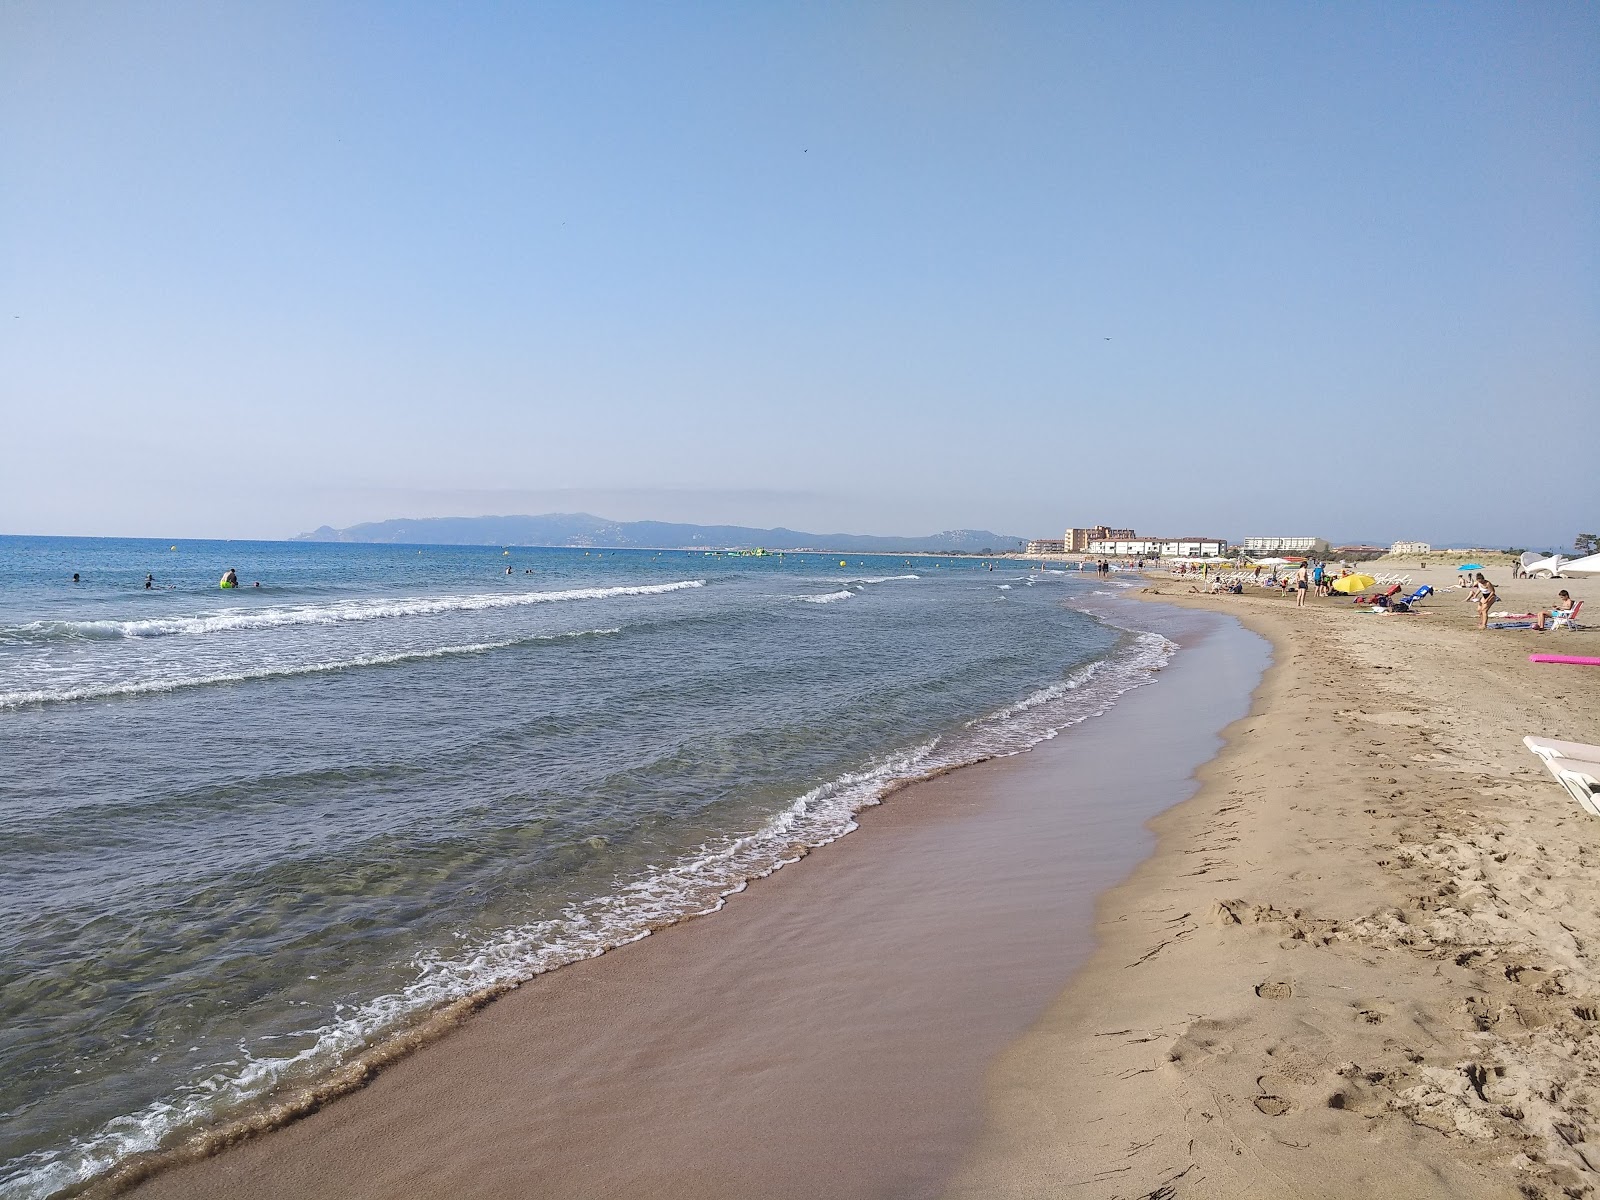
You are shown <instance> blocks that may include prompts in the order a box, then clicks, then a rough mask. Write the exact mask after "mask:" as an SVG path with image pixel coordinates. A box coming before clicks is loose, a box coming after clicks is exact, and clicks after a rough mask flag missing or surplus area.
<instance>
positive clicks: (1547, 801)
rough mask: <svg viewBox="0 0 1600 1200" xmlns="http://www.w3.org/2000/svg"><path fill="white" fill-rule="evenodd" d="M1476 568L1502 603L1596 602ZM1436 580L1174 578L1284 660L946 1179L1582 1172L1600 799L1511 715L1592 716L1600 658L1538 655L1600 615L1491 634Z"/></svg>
mask: <svg viewBox="0 0 1600 1200" xmlns="http://www.w3.org/2000/svg"><path fill="white" fill-rule="evenodd" d="M1414 574H1415V575H1416V576H1417V578H1416V579H1415V581H1414V582H1419V583H1420V582H1435V584H1436V586H1439V585H1444V584H1447V583H1448V582H1449V581H1450V580H1451V578H1453V573H1451V572H1434V573H1433V574H1434V577H1433V578H1431V579H1430V578H1428V577H1425V576H1423V575H1422V573H1420V572H1415V573H1414ZM1489 574H1490V576H1491V578H1494V577H1496V575H1497V574H1498V576H1499V577H1498V579H1497V582H1499V583H1500V584H1501V585H1502V586H1501V595H1502V596H1503V597H1504V598H1505V600H1506V604H1505V605H1503V607H1506V608H1510V609H1513V610H1516V611H1527V610H1530V609H1532V608H1533V607H1534V606H1535V603H1536V602H1537V603H1539V604H1542V605H1543V606H1545V607H1548V605H1549V603H1550V602H1551V600H1552V599H1553V598H1554V594H1555V591H1556V589H1557V588H1558V587H1567V588H1568V589H1569V590H1571V591H1572V593H1573V595H1574V596H1576V597H1578V598H1584V597H1588V598H1589V600H1590V602H1591V603H1600V581H1595V582H1589V583H1586V582H1584V581H1566V582H1563V581H1542V582H1523V581H1519V582H1517V583H1507V582H1506V579H1505V572H1503V571H1502V572H1498V573H1497V572H1490V573H1489ZM1157 586H1159V588H1160V590H1161V591H1162V592H1165V593H1168V595H1169V596H1170V595H1171V593H1173V592H1180V593H1181V592H1183V590H1184V588H1185V587H1186V586H1187V583H1186V582H1185V583H1178V582H1177V581H1166V580H1163V581H1162V582H1161V583H1160V584H1159V585H1157ZM1441 591H1442V594H1441V595H1440V596H1439V597H1437V598H1436V599H1435V600H1434V601H1432V602H1431V603H1429V604H1428V606H1427V615H1419V616H1387V615H1385V616H1379V615H1374V614H1365V613H1359V612H1357V611H1355V610H1354V609H1353V608H1352V607H1351V605H1350V602H1349V601H1345V600H1326V601H1320V602H1315V603H1314V604H1313V605H1312V606H1311V607H1309V608H1307V609H1303V610H1296V609H1295V608H1294V606H1293V602H1292V600H1289V599H1285V598H1282V597H1278V596H1269V595H1266V594H1264V593H1261V592H1259V591H1257V590H1255V589H1250V590H1249V592H1248V594H1246V595H1245V596H1238V597H1232V596H1230V597H1217V598H1209V597H1190V596H1187V595H1181V596H1179V597H1178V601H1179V602H1180V603H1186V604H1191V605H1195V606H1204V607H1208V608H1213V609H1216V610H1219V611H1226V612H1231V613H1234V614H1236V615H1238V616H1240V617H1241V619H1243V620H1244V621H1245V623H1246V624H1247V625H1248V626H1249V627H1250V628H1252V629H1255V630H1257V631H1259V632H1261V633H1263V634H1265V635H1266V636H1268V637H1269V638H1270V639H1271V640H1272V642H1273V644H1274V646H1275V648H1276V659H1277V664H1276V666H1275V667H1274V669H1273V670H1272V672H1270V673H1269V675H1268V677H1267V679H1266V680H1265V682H1264V683H1263V686H1262V688H1261V690H1260V691H1259V692H1258V695H1257V698H1256V703H1255V706H1254V709H1253V711H1252V712H1251V714H1250V716H1249V717H1247V718H1246V719H1245V720H1243V721H1241V722H1239V723H1238V724H1237V725H1235V726H1234V727H1233V728H1232V729H1231V730H1230V731H1229V742H1228V746H1227V748H1226V750H1225V751H1224V752H1223V753H1222V755H1220V756H1219V757H1218V758H1217V759H1216V760H1214V761H1213V762H1211V763H1209V764H1208V765H1207V766H1206V767H1205V768H1204V770H1203V771H1202V773H1201V777H1202V780H1203V787H1202V790H1201V791H1200V793H1199V794H1198V795H1197V796H1196V797H1195V798H1194V799H1193V800H1191V801H1189V802H1187V803H1185V804H1183V805H1181V806H1179V807H1177V808H1176V809H1174V810H1172V811H1171V812H1168V813H1166V814H1165V815H1163V816H1161V817H1160V818H1159V819H1158V820H1157V821H1156V822H1155V828H1156V831H1157V832H1158V834H1159V837H1160V844H1159V849H1158V851H1157V853H1156V854H1155V856H1154V857H1152V858H1151V859H1149V860H1148V861H1146V862H1145V863H1144V864H1143V865H1142V866H1141V867H1140V868H1139V869H1138V870H1137V871H1136V872H1135V873H1134V875H1133V876H1132V878H1130V879H1129V880H1127V881H1126V882H1125V883H1123V884H1122V885H1120V886H1119V887H1117V888H1116V889H1114V890H1113V891H1111V892H1110V893H1109V894H1108V895H1107V896H1106V897H1105V898H1104V900H1103V901H1102V904H1101V907H1100V922H1099V932H1100V939H1101V945H1100V949H1099V950H1098V951H1097V953H1096V954H1095V956H1094V957H1093V959H1092V961H1091V962H1090V964H1089V965H1088V966H1087V968H1086V969H1085V970H1084V971H1082V972H1081V973H1080V974H1079V975H1078V976H1077V977H1076V978H1075V980H1074V981H1073V984H1072V985H1071V987H1070V988H1069V989H1068V990H1067V991H1066V992H1065V993H1064V995H1063V996H1062V997H1061V998H1060V999H1059V1000H1058V1001H1057V1002H1056V1003H1055V1005H1054V1006H1053V1007H1052V1008H1051V1010H1050V1011H1049V1013H1048V1014H1047V1016H1046V1017H1045V1018H1044V1019H1043V1020H1041V1021H1040V1022H1039V1023H1038V1024H1037V1025H1036V1026H1035V1027H1034V1028H1033V1029H1032V1030H1031V1031H1030V1032H1029V1033H1028V1034H1027V1035H1026V1036H1025V1037H1023V1038H1022V1039H1020V1040H1019V1041H1018V1042H1017V1043H1015V1044H1014V1045H1013V1046H1012V1047H1011V1048H1010V1049H1009V1050H1008V1051H1007V1053H1006V1054H1005V1055H1003V1056H1002V1057H1001V1059H1000V1060H999V1061H998V1063H997V1064H996V1066H995V1068H994V1069H993V1070H992V1071H991V1073H990V1075H989V1079H988V1086H987V1093H988V1109H987V1115H986V1121H985V1129H984V1133H983V1134H982V1136H981V1138H980V1141H979V1144H978V1147H977V1149H976V1150H975V1151H974V1152H973V1153H972V1154H971V1155H969V1156H968V1158H967V1159H966V1161H965V1162H964V1164H963V1166H962V1168H961V1170H960V1172H959V1174H958V1176H957V1178H956V1181H955V1183H954V1185H953V1186H952V1187H951V1188H950V1189H949V1191H948V1195H949V1196H950V1197H952V1198H967V1197H972V1198H978V1197H982V1198H985V1200H995V1198H1005V1197H1063V1198H1069V1197H1083V1198H1089V1197H1093V1198H1096V1200H1101V1198H1106V1197H1128V1198H1146V1200H1171V1198H1194V1200H1199V1198H1202V1197H1219V1198H1220V1197H1230V1198H1240V1200H1245V1198H1250V1197H1274V1198H1276V1197H1283V1196H1298V1197H1350V1196H1361V1197H1427V1196H1449V1197H1491V1196H1492V1197H1516V1196H1524V1197H1557V1196H1588V1195H1591V1194H1592V1193H1593V1191H1594V1185H1595V1183H1596V1182H1597V1168H1600V1137H1597V1136H1596V1134H1595V1130H1596V1118H1597V1116H1600V1037H1597V1033H1600V961H1597V959H1596V953H1597V951H1600V881H1597V872H1600V823H1597V822H1596V820H1595V819H1594V818H1593V817H1590V816H1588V815H1586V814H1585V813H1584V812H1583V811H1582V810H1581V809H1580V808H1579V807H1578V806H1577V805H1576V804H1575V803H1573V802H1572V801H1571V800H1570V799H1569V798H1568V797H1567V795H1566V794H1565V792H1563V791H1562V790H1561V789H1560V788H1559V787H1558V786H1557V785H1556V784H1555V782H1554V781H1553V780H1552V779H1551V778H1550V777H1549V776H1548V775H1547V774H1546V772H1545V771H1544V770H1543V769H1542V768H1541V767H1540V766H1539V765H1538V762H1537V760H1536V759H1534V758H1533V756H1532V755H1530V754H1529V753H1528V752H1527V751H1526V750H1525V749H1524V748H1523V746H1522V745H1521V741H1520V739H1521V736H1522V735H1523V734H1525V733H1536V734H1543V735H1547V736H1552V737H1558V738H1564V739H1571V740H1579V741H1586V742H1600V670H1597V669H1595V668H1587V667H1562V666H1541V665H1534V664H1531V663H1529V662H1528V661H1527V655H1528V654H1529V653H1530V652H1550V653H1568V654H1579V655H1590V656H1600V633H1597V632H1592V631H1580V632H1575V633H1574V632H1566V631H1560V632H1554V633H1548V634H1538V633H1534V632H1513V631H1505V632H1488V633H1483V632H1479V631H1478V630H1477V629H1476V628H1475V617H1474V616H1473V615H1472V610H1471V608H1470V606H1469V605H1468V604H1466V603H1465V602H1464V601H1463V600H1462V599H1461V598H1460V593H1454V594H1452V593H1450V592H1448V591H1444V590H1443V588H1441ZM1163 598H1167V597H1163ZM1597 616H1600V614H1597ZM1591 1138H1594V1139H1595V1140H1594V1141H1592V1142H1591V1140H1590V1139H1591Z"/></svg>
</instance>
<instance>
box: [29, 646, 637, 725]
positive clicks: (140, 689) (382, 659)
mask: <svg viewBox="0 0 1600 1200" xmlns="http://www.w3.org/2000/svg"><path fill="white" fill-rule="evenodd" d="M621 632H622V630H621V629H578V630H574V631H572V632H571V633H541V634H535V635H531V636H529V637H520V638H511V639H509V640H507V641H502V642H471V643H468V644H467V645H462V646H435V647H433V648H432V649H429V650H402V651H398V652H396V653H394V654H365V655H360V656H358V657H356V658H346V659H339V660H337V661H334V662H318V663H305V664H302V665H300V666H292V667H261V668H258V669H257V670H254V671H235V672H218V673H217V674H214V675H196V676H176V677H174V678H170V679H146V680H140V681H137V682H133V683H117V684H103V685H99V686H89V687H77V688H61V689H57V690H54V691H51V690H49V689H39V690H36V691H27V692H0V711H3V710H5V709H8V708H25V707H28V706H30V705H35V704H65V703H69V702H71V701H74V700H107V699H111V698H112V697H119V698H120V697H123V696H149V695H155V694H158V693H161V692H177V691H184V690H186V689H188V688H198V687H215V686H218V685H222V684H229V683H252V682H255V681H256V680H261V679H287V678H291V677H293V676H295V675H325V674H332V673H334V672H338V671H352V670H356V669H359V668H361V667H388V666H393V665H395V664H397V663H408V662H423V661H425V660H427V659H430V658H453V657H455V656H457V655H468V654H488V653H490V652H491V651H494V650H506V649H509V648H510V647H512V646H529V645H533V644H534V643H537V642H555V641H560V640H562V639H563V638H579V637H603V636H605V635H607V634H613V633H621Z"/></svg>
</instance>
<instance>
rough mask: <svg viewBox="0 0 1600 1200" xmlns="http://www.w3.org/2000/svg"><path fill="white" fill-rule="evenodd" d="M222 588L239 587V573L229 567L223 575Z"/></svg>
mask: <svg viewBox="0 0 1600 1200" xmlns="http://www.w3.org/2000/svg"><path fill="white" fill-rule="evenodd" d="M222 586H223V587H225V588H236V587H238V586H239V572H237V571H235V570H234V569H233V568H232V567H229V568H228V569H227V570H226V571H224V572H223V573H222Z"/></svg>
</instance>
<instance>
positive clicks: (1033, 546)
mask: <svg viewBox="0 0 1600 1200" xmlns="http://www.w3.org/2000/svg"><path fill="white" fill-rule="evenodd" d="M1066 551H1067V544H1066V542H1064V541H1062V540H1061V539H1060V538H1034V539H1033V541H1031V542H1029V543H1028V548H1027V550H1025V551H1024V552H1023V553H1025V554H1065V553H1066Z"/></svg>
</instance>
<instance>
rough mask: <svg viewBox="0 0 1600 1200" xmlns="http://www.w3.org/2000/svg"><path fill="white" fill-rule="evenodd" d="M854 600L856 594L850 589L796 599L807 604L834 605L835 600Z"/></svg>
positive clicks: (797, 597)
mask: <svg viewBox="0 0 1600 1200" xmlns="http://www.w3.org/2000/svg"><path fill="white" fill-rule="evenodd" d="M854 598H855V593H854V592H852V591H851V590H850V589H849V588H845V589H844V590H842V591H837V592H825V593H823V594H822V595H820V596H796V597H795V599H796V600H800V601H803V602H804V603H806V604H832V603H833V602H834V601H835V600H851V599H854Z"/></svg>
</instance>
